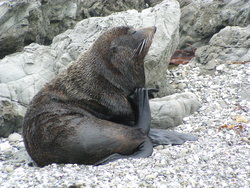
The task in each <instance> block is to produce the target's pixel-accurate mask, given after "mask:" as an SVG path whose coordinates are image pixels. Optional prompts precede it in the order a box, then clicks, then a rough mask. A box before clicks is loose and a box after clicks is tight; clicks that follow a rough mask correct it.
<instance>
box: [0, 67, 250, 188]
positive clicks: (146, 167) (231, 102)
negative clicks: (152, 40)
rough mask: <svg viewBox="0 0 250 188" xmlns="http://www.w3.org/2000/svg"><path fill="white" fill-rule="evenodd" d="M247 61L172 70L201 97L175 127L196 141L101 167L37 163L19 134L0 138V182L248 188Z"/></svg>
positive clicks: (249, 70) (172, 76)
mask: <svg viewBox="0 0 250 188" xmlns="http://www.w3.org/2000/svg"><path fill="white" fill-rule="evenodd" d="M249 65H250V64H249V63H246V64H225V65H220V66H218V67H217V71H216V72H215V73H214V75H203V74H200V69H199V68H197V67H195V66H194V65H193V64H188V65H184V66H179V67H178V68H176V69H172V70H170V71H169V73H168V75H169V77H170V79H171V81H172V84H173V85H175V86H176V87H177V88H180V89H179V90H180V92H181V91H191V92H193V93H195V94H196V95H197V96H198V97H199V99H200V101H201V102H202V106H201V108H200V109H199V111H198V112H196V113H195V114H193V115H192V116H189V117H186V118H184V122H183V124H182V125H180V126H179V127H177V128H175V130H177V131H181V132H192V133H193V134H195V135H197V136H198V137H199V140H198V141H197V142H188V143H185V144H184V145H181V146H158V147H156V148H155V149H154V153H153V155H152V156H151V157H149V158H146V159H137V160H135V159H133V160H132V159H125V160H118V161H115V162H112V163H109V164H107V165H103V166H98V167H93V166H85V165H72V164H67V165H56V164H53V165H49V166H46V167H44V168H38V167H34V166H32V165H31V164H32V163H30V160H29V159H28V156H27V153H26V152H25V150H24V145H23V142H22V138H21V136H20V135H19V134H16V133H15V134H12V135H11V136H10V137H9V138H1V139H0V187H69V186H72V187H174V188H178V187H249V185H250V145H249V144H250V124H249V118H250V117H249V114H250V101H249V98H248V101H247V100H243V99H244V98H243V99H242V97H241V96H240V95H244V94H245V93H246V92H245V91H244V89H245V88H247V87H248V88H249V83H250V66H249ZM248 93H249V91H248ZM244 97H250V96H247V95H245V96H244ZM73 185H74V186H73Z"/></svg>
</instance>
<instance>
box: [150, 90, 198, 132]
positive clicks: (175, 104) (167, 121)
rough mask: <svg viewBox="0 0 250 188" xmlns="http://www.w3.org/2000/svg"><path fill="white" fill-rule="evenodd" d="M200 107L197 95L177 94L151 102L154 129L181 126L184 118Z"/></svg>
mask: <svg viewBox="0 0 250 188" xmlns="http://www.w3.org/2000/svg"><path fill="white" fill-rule="evenodd" d="M199 107H200V102H199V100H198V98H197V97H196V95H195V94H193V93H190V92H185V93H176V94H173V95H170V96H166V97H162V98H155V99H152V100H150V108H151V115H152V127H156V128H163V129H167V128H172V127H176V126H177V125H180V124H181V123H182V120H183V118H184V117H186V116H189V115H191V114H192V113H194V112H195V111H196V110H198V109H199Z"/></svg>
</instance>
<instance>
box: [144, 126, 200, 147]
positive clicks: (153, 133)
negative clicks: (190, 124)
mask: <svg viewBox="0 0 250 188" xmlns="http://www.w3.org/2000/svg"><path fill="white" fill-rule="evenodd" d="M148 136H149V137H150V139H151V140H152V142H153V145H154V146H157V145H169V144H171V145H181V144H183V143H184V142H186V141H196V140H198V137H197V136H194V135H191V134H184V133H178V132H175V131H168V130H165V129H150V131H149V135H148Z"/></svg>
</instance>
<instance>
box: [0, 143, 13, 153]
mask: <svg viewBox="0 0 250 188" xmlns="http://www.w3.org/2000/svg"><path fill="white" fill-rule="evenodd" d="M11 148H12V147H11V145H10V144H9V143H8V142H4V143H1V144H0V151H1V152H8V151H10V150H11Z"/></svg>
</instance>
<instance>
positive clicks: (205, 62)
mask: <svg viewBox="0 0 250 188" xmlns="http://www.w3.org/2000/svg"><path fill="white" fill-rule="evenodd" d="M249 39H250V26H248V27H238V26H236V27H230V26H228V27H226V28H224V29H222V30H221V31H220V32H219V33H217V34H215V35H214V36H213V37H212V38H211V40H210V41H209V45H206V46H202V47H200V48H198V49H197V51H196V53H195V55H196V58H195V60H196V61H197V63H199V64H201V65H202V68H203V69H205V70H215V69H216V66H218V65H220V64H223V63H234V62H242V61H250V40H249ZM217 69H220V67H218V68H217Z"/></svg>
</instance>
